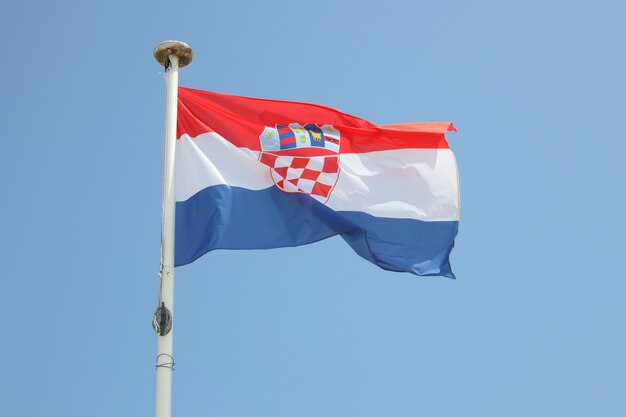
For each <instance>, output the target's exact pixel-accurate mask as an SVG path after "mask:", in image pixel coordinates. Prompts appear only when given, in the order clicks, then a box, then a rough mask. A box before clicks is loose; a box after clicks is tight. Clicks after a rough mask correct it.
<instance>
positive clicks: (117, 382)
mask: <svg viewBox="0 0 626 417" xmlns="http://www.w3.org/2000/svg"><path fill="white" fill-rule="evenodd" d="M625 12H626V10H625V7H624V6H623V4H622V3H621V2H617V1H613V2H609V1H600V2H593V3H592V2H565V1H550V2H539V1H526V2H496V1H477V2H461V1H441V2H412V1H405V2H403V1H387V2H382V3H381V2H369V1H364V2H345V1H336V2H331V1H317V2H315V3H307V2H287V1H284V2H280V1H265V2H240V1H232V2H219V3H218V2H214V3H209V2H183V3H179V4H176V5H168V4H167V3H164V2H155V1H151V2H128V3H127V2H121V1H109V2H101V3H95V2H74V3H72V2H60V3H54V2H52V3H50V2H21V3H20V2H12V3H10V4H7V5H5V6H4V7H3V12H2V14H1V15H0V33H1V34H2V39H3V40H4V53H3V57H4V64H3V65H2V68H3V75H4V77H3V84H4V85H3V87H2V100H1V101H0V121H1V122H2V123H1V124H0V126H1V128H0V129H1V130H0V132H1V138H2V147H3V149H2V151H1V152H0V186H1V189H2V191H3V194H4V198H3V200H2V204H0V227H1V230H2V233H0V254H1V255H0V263H1V265H2V267H3V269H2V271H3V274H2V278H0V294H2V295H3V297H2V298H3V303H2V305H1V308H2V312H3V313H2V317H3V320H2V322H3V324H2V331H1V333H0V334H1V335H2V336H1V338H0V355H1V357H2V358H3V365H2V371H1V372H0V398H1V399H2V409H3V413H4V414H5V415H7V416H12V417H21V416H44V415H47V416H64V417H73V416H77V417H78V416H80V417H84V416H90V417H99V416H103V417H104V416H106V417H110V416H151V415H153V414H154V386H155V371H154V360H155V355H156V343H157V340H156V336H155V335H154V333H153V331H152V329H151V327H150V321H151V315H152V311H153V309H154V307H155V306H156V302H157V289H158V281H157V272H158V263H159V239H160V215H161V212H160V210H161V202H160V199H161V183H160V181H161V169H162V168H161V164H162V159H161V158H162V140H163V111H164V101H165V97H164V92H165V83H164V80H163V75H162V69H161V68H160V67H159V66H158V65H157V64H156V62H155V61H154V59H153V58H152V50H153V48H154V47H155V46H156V45H157V44H158V43H159V42H161V41H163V40H166V39H180V40H183V41H185V42H187V43H188V44H190V45H191V46H192V47H193V49H194V52H195V58H194V62H193V63H192V64H191V65H190V66H189V67H187V68H185V69H183V70H182V71H181V74H180V81H181V85H184V86H188V87H193V88H199V89H205V90H213V91H219V92H223V93H229V94H237V95H246V96H254V97H266V98H276V99H285V100H298V101H305V102H313V103H320V104H326V105H330V106H333V107H337V108H339V109H341V110H343V111H345V112H348V113H352V114H355V115H358V116H360V117H363V118H365V119H368V120H370V121H372V122H375V123H379V124H391V123H402V122H411V121H453V122H454V123H455V125H456V127H457V128H458V132H457V133H454V134H451V135H449V142H450V145H451V147H452V148H453V149H454V151H455V153H456V157H457V160H458V164H459V169H460V176H461V203H462V209H461V226H460V234H459V237H458V239H457V245H456V248H455V250H454V252H453V255H452V266H453V270H454V272H455V274H456V275H457V276H458V279H457V280H449V279H445V278H418V277H414V276H411V275H408V274H397V273H391V272H386V271H383V270H379V269H377V268H376V267H374V266H373V265H371V264H370V263H368V262H366V261H364V260H362V259H360V258H359V257H358V256H357V255H356V254H354V253H353V252H352V251H351V250H350V248H349V247H348V246H347V245H346V244H344V243H343V241H342V240H341V239H340V238H333V239H329V240H326V241H323V242H320V243H317V244H314V245H310V246H305V247H300V248H291V249H281V250H271V251H249V252H228V251H218V252H213V253H210V254H208V255H205V256H204V257H203V258H201V259H200V260H198V261H197V262H195V263H194V264H191V265H189V266H186V267H182V268H178V269H177V278H176V279H177V281H176V336H175V340H174V353H175V355H174V356H175V359H176V364H177V369H176V371H175V373H174V403H173V415H174V416H207V415H211V416H224V417H226V416H233V417H234V416H237V417H246V416H255V417H256V416H267V417H270V416H271V417H283V416H284V417H292V416H311V417H320V416H329V417H346V416H359V417H378V416H398V417H401V416H429V417H445V416H480V417H491V416H498V417H501V416H511V417H513V416H520V417H522V416H524V417H525V416H529V415H534V416H568V417H577V416H581V417H582V416H591V415H602V416H607V417H608V416H623V415H625V414H626V401H624V398H623V394H624V387H625V386H626V376H625V375H626V361H625V359H624V352H626V333H625V332H624V316H625V314H624V313H625V312H626V308H625V306H624V294H625V293H626V283H625V281H624V272H623V268H621V267H620V265H621V261H622V260H623V258H624V255H623V251H624V247H626V238H625V234H624V232H625V231H626V230H625V229H626V227H625V224H624V221H623V219H622V217H621V215H622V214H623V213H624V212H625V210H626V198H625V194H624V181H625V179H626V175H625V174H624V163H623V160H624V152H625V151H626V145H625V141H624V133H623V130H622V126H621V125H622V124H623V119H624V115H625V114H626V106H625V104H624V97H626V81H625V78H624V74H626V58H624V54H623V51H624V46H625V45H624V39H625V36H624V26H623V18H622V17H623V16H624V13H625Z"/></svg>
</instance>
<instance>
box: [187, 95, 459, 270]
mask: <svg viewBox="0 0 626 417" xmlns="http://www.w3.org/2000/svg"><path fill="white" fill-rule="evenodd" d="M450 130H454V128H453V126H452V124H451V123H410V124H403V125H390V126H377V125H375V124H373V123H370V122H368V121H366V120H363V119H360V118H358V117H355V116H351V115H349V114H346V113H342V112H340V111H338V110H336V109H332V108H329V107H324V106H319V105H315V104H306V103H295V102H287V101H274V100H264V99H255V98H246V97H236V96H229V95H223V94H217V93H211V92H206V91H199V90H192V89H188V88H182V87H181V88H179V93H178V129H177V132H178V133H177V137H178V140H177V143H176V174H175V175H176V182H175V190H176V191H175V193H176V265H177V266H178V265H184V264H187V263H190V262H193V261H194V260H196V259H197V258H198V257H200V256H202V255H203V254H205V253H207V252H209V251H211V250H213V249H267V248H278V247H286V246H298V245H305V244H308V243H312V242H316V241H318V240H321V239H325V238H327V237H330V236H334V235H341V237H342V238H343V239H344V240H345V241H346V242H347V243H348V244H349V245H350V246H351V247H352V248H353V249H354V250H355V251H356V253H358V254H359V255H360V256H362V257H363V258H365V259H367V260H369V261H370V262H372V263H374V264H376V265H378V266H379V267H381V268H384V269H387V270H392V271H405V272H411V273H414V274H417V275H443V276H447V277H454V275H453V274H452V271H451V269H450V264H449V259H448V258H449V255H450V251H451V250H452V247H453V246H454V238H455V236H456V234H457V230H458V220H459V185H458V175H457V168H456V162H455V159H454V155H453V153H452V151H451V150H450V149H449V147H448V144H447V142H446V140H445V138H444V134H445V133H446V132H447V131H450Z"/></svg>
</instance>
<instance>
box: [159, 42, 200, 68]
mask: <svg viewBox="0 0 626 417" xmlns="http://www.w3.org/2000/svg"><path fill="white" fill-rule="evenodd" d="M170 55H176V56H177V57H178V66H179V67H180V68H182V67H184V66H187V65H188V64H189V63H190V62H191V60H192V59H193V51H192V50H191V48H190V47H189V45H187V44H186V43H185V42H181V41H165V42H161V43H160V44H158V45H157V47H156V48H154V59H156V60H157V62H158V63H159V64H161V65H165V62H166V61H167V58H168V57H169V56H170Z"/></svg>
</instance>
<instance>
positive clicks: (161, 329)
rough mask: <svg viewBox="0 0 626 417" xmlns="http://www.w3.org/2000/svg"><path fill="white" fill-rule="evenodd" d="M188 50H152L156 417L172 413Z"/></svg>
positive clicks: (174, 46)
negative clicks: (179, 143)
mask: <svg viewBox="0 0 626 417" xmlns="http://www.w3.org/2000/svg"><path fill="white" fill-rule="evenodd" d="M192 56H193V55H192V51H191V48H190V47H189V46H188V45H187V44H185V43H183V42H179V41H166V42H162V43H160V44H159V45H157V47H156V48H155V49H154V58H155V59H156V60H157V62H158V63H159V64H161V65H163V66H164V68H165V85H166V87H165V143H164V146H163V208H162V210H163V212H162V221H161V267H160V272H159V276H160V281H161V286H160V290H159V304H158V306H157V309H156V310H155V312H154V319H153V321H152V326H153V327H154V330H155V331H156V333H157V335H158V339H159V342H158V349H157V357H156V417H170V416H171V414H172V373H173V372H174V357H173V356H172V355H173V353H172V345H173V336H174V328H173V315H174V232H175V220H176V201H175V199H174V160H175V150H176V120H177V103H178V69H179V68H182V67H184V66H186V65H187V64H189V63H190V62H191V59H192Z"/></svg>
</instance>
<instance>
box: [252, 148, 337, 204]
mask: <svg viewBox="0 0 626 417" xmlns="http://www.w3.org/2000/svg"><path fill="white" fill-rule="evenodd" d="M260 161H261V162H262V163H263V164H265V165H267V166H269V167H270V172H271V175H272V179H273V180H274V184H276V186H277V187H278V188H280V189H281V190H283V191H285V192H288V193H304V194H308V195H310V196H311V197H313V198H315V199H316V200H318V201H319V202H321V203H326V201H328V197H330V193H331V192H332V190H333V188H334V187H335V184H336V183H337V179H338V178H339V155H337V154H335V155H319V156H291V155H289V156H288V155H281V154H280V152H262V153H261V156H260Z"/></svg>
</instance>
